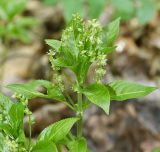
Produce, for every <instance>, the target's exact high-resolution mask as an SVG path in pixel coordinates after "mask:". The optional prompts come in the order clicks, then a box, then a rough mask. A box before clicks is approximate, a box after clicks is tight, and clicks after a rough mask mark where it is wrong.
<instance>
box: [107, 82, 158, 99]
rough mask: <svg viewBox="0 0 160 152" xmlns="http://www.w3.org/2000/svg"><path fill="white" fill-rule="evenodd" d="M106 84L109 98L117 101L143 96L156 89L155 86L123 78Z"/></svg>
mask: <svg viewBox="0 0 160 152" xmlns="http://www.w3.org/2000/svg"><path fill="white" fill-rule="evenodd" d="M107 86H108V89H109V90H110V96H111V99H112V100H119V101H122V100H127V99H131V98H139V97H144V96H146V95H148V94H150V93H151V92H153V91H155V90H156V89H157V88H156V87H149V86H144V85H141V84H137V83H133V82H128V81H123V80H117V81H114V82H111V83H109V84H108V85H107Z"/></svg>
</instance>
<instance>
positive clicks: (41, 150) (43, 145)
mask: <svg viewBox="0 0 160 152" xmlns="http://www.w3.org/2000/svg"><path fill="white" fill-rule="evenodd" d="M31 152H58V150H57V147H56V145H55V144H54V143H53V142H51V141H45V140H44V141H39V142H37V143H36V145H34V146H33V149H32V151H31Z"/></svg>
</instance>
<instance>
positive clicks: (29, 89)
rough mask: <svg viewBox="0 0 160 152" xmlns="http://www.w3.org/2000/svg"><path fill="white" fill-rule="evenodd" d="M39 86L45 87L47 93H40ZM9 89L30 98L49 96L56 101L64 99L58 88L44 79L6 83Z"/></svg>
mask: <svg viewBox="0 0 160 152" xmlns="http://www.w3.org/2000/svg"><path fill="white" fill-rule="evenodd" d="M40 87H44V88H46V89H47V93H46V94H44V93H41V92H39V91H38V89H39V88H40ZM7 88H9V89H10V90H12V91H14V92H16V93H19V94H22V95H24V96H25V97H26V98H28V99H32V98H38V97H41V98H51V99H56V100H58V101H64V100H65V99H64V96H63V95H62V93H61V91H60V89H59V88H58V87H57V86H55V85H54V84H52V83H51V82H49V81H46V80H34V81H31V82H29V83H26V84H10V85H7Z"/></svg>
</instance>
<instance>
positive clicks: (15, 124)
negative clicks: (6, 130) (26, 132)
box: [9, 103, 24, 137]
mask: <svg viewBox="0 0 160 152" xmlns="http://www.w3.org/2000/svg"><path fill="white" fill-rule="evenodd" d="M23 117H24V106H23V105H22V104H21V103H15V104H13V105H12V107H11V108H10V111H9V124H10V126H11V128H12V130H13V131H14V136H16V137H18V134H19V130H20V129H22V128H23Z"/></svg>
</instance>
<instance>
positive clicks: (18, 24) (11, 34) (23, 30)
mask: <svg viewBox="0 0 160 152" xmlns="http://www.w3.org/2000/svg"><path fill="white" fill-rule="evenodd" d="M26 3H27V0H10V1H7V0H0V43H2V46H3V47H2V48H3V50H0V80H2V76H3V72H4V71H3V65H4V63H5V61H6V60H7V56H8V52H9V50H10V42H12V41H14V40H19V41H22V42H23V43H29V42H31V36H30V34H31V33H30V32H29V30H28V29H30V28H31V27H33V25H35V23H36V22H35V19H34V18H32V17H24V16H23V17H22V16H21V17H20V15H21V13H22V12H23V11H24V10H25V7H26Z"/></svg>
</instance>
